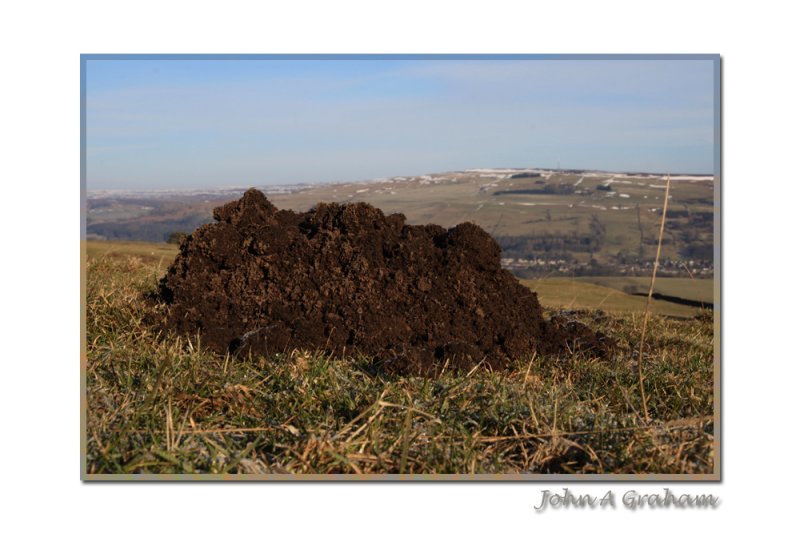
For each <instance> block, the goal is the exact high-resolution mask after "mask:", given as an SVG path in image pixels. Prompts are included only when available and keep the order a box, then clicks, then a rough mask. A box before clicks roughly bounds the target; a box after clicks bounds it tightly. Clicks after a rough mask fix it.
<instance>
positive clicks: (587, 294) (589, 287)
mask: <svg viewBox="0 0 800 534" xmlns="http://www.w3.org/2000/svg"><path fill="white" fill-rule="evenodd" d="M580 280H581V279H580V278H575V279H572V278H542V279H539V280H520V283H522V285H524V286H525V287H527V288H530V289H531V290H532V291H535V292H536V293H537V295H538V297H539V301H540V302H541V303H542V305H543V306H547V307H550V308H554V309H570V310H575V309H580V310H598V309H599V310H603V311H605V312H609V313H623V314H624V313H630V312H638V313H644V309H645V306H646V305H647V297H646V296H644V297H643V296H636V295H629V294H627V293H624V292H622V291H620V290H618V289H614V288H611V287H603V286H601V285H597V284H590V283H587V282H582V281H580ZM645 290H646V289H645ZM650 308H651V311H652V312H653V313H656V314H660V315H667V316H670V317H685V318H689V317H694V316H695V315H697V313H698V309H697V308H695V307H693V306H684V305H682V304H675V303H673V302H667V301H663V300H655V301H653V302H652V303H651V304H650Z"/></svg>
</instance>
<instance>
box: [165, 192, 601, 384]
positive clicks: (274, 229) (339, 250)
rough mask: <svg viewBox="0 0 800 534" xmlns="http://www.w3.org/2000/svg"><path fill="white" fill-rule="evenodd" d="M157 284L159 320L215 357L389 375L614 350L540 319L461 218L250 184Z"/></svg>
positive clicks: (581, 329) (184, 247)
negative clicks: (290, 197)
mask: <svg viewBox="0 0 800 534" xmlns="http://www.w3.org/2000/svg"><path fill="white" fill-rule="evenodd" d="M214 219H215V220H216V222H215V223H211V224H207V225H204V226H201V227H200V228H198V229H197V230H196V231H195V232H194V233H193V234H192V235H191V236H189V237H188V238H186V239H185V240H184V242H183V243H182V244H181V249H180V253H179V255H178V256H177V258H176V259H175V262H174V263H173V264H172V266H171V267H170V268H169V271H168V273H167V275H166V276H165V277H164V278H163V279H162V280H161V283H160V297H161V300H162V301H163V302H164V303H165V304H166V316H165V318H164V319H165V321H166V324H167V325H168V326H169V327H170V328H172V329H174V330H176V331H177V332H179V333H183V334H189V335H195V334H198V333H199V334H200V337H201V341H202V343H204V344H205V346H207V347H209V348H211V349H212V350H214V351H217V352H220V353H226V352H230V353H232V354H247V353H253V354H262V355H266V356H268V355H270V354H275V353H279V352H284V351H288V350H292V349H309V350H320V349H321V350H325V351H328V352H329V353H331V354H332V355H334V356H336V357H342V356H346V355H347V354H352V353H354V352H356V351H359V352H361V353H365V354H369V355H372V356H374V357H375V358H376V361H378V362H380V363H381V365H382V366H383V368H385V369H387V370H390V371H395V372H409V373H415V374H431V373H433V372H436V370H437V369H439V368H441V367H442V366H443V365H445V362H448V363H447V365H448V366H450V367H452V368H459V369H467V368H471V367H472V366H474V365H476V364H479V363H481V362H484V363H485V364H487V365H489V366H491V367H493V368H495V369H496V368H502V367H506V366H508V365H509V364H510V362H512V361H513V360H515V359H516V358H529V357H530V356H531V354H532V353H533V351H537V352H538V354H541V355H554V354H572V353H574V352H576V351H578V352H582V353H586V352H589V353H591V354H593V355H595V356H603V355H605V354H606V353H607V352H608V350H609V348H610V347H611V343H610V342H609V340H608V339H607V338H605V337H604V336H603V335H602V334H596V333H595V332H593V331H592V330H590V329H589V328H588V327H586V326H584V325H582V324H580V323H576V322H570V321H567V320H566V319H564V318H561V317H558V318H555V319H553V320H550V321H547V320H545V319H544V317H543V315H542V309H541V307H540V305H539V301H538V299H537V297H536V294H535V293H532V292H531V291H529V290H528V289H526V288H525V287H523V286H522V285H521V284H520V283H519V282H517V280H516V279H515V278H514V276H513V275H512V274H511V273H509V272H508V271H506V270H504V269H502V268H501V267H500V247H499V246H498V245H497V243H496V242H495V241H494V239H492V237H491V236H490V235H489V234H487V233H486V232H485V231H483V230H482V229H481V228H479V227H478V226H476V225H474V224H472V223H462V224H459V225H458V226H455V227H453V228H450V229H449V230H447V229H444V228H442V227H440V226H437V225H433V224H428V225H424V226H417V225H408V224H405V216H404V215H402V214H393V215H389V216H385V215H384V214H383V212H381V211H380V210H379V209H377V208H375V207H373V206H370V205H368V204H364V203H357V204H344V205H343V204H324V203H323V204H318V205H317V206H316V207H315V208H314V209H312V210H310V211H308V212H306V213H295V212H293V211H288V210H278V209H277V208H275V206H273V205H272V204H271V203H270V202H269V200H267V198H266V197H265V196H264V194H263V193H261V192H260V191H258V190H257V189H250V190H248V191H247V192H246V193H245V194H244V196H243V197H242V198H241V199H240V200H238V201H234V202H230V203H228V204H225V205H224V206H221V207H218V208H216V209H215V210H214Z"/></svg>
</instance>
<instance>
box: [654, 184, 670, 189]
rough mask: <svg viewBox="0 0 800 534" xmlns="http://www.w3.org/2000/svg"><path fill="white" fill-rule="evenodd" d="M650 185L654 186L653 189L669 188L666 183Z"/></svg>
mask: <svg viewBox="0 0 800 534" xmlns="http://www.w3.org/2000/svg"><path fill="white" fill-rule="evenodd" d="M650 187H652V188H653V189H666V188H667V186H666V185H654V184H650Z"/></svg>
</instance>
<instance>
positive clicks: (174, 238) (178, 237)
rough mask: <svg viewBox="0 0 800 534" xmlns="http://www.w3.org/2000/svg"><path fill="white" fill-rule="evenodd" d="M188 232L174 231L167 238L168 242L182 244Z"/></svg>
mask: <svg viewBox="0 0 800 534" xmlns="http://www.w3.org/2000/svg"><path fill="white" fill-rule="evenodd" d="M187 235H188V234H187V233H186V232H172V233H171V234H169V237H168V238H167V243H171V244H173V245H180V244H181V243H182V242H183V240H184V239H185V238H186V236H187Z"/></svg>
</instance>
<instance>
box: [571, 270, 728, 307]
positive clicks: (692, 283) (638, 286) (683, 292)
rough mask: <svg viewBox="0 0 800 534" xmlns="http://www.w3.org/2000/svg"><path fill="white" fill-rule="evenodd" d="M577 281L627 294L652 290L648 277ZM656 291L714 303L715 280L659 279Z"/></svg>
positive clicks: (591, 277) (594, 277) (593, 278)
mask: <svg viewBox="0 0 800 534" xmlns="http://www.w3.org/2000/svg"><path fill="white" fill-rule="evenodd" d="M576 280H578V281H580V282H587V283H590V284H595V285H598V286H603V287H608V288H612V289H618V290H619V291H623V292H625V293H647V291H648V290H649V289H650V278H648V277H646V276H585V277H579V278H576ZM654 291H655V292H656V293H661V294H663V295H670V296H675V297H680V298H684V299H691V300H700V301H703V302H714V280H713V279H711V278H702V279H694V280H693V279H691V278H659V279H657V280H656V285H655V289H654Z"/></svg>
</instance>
